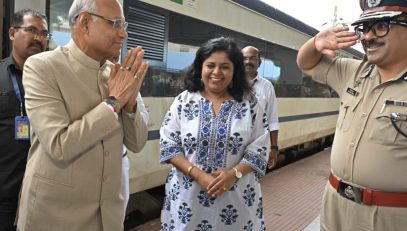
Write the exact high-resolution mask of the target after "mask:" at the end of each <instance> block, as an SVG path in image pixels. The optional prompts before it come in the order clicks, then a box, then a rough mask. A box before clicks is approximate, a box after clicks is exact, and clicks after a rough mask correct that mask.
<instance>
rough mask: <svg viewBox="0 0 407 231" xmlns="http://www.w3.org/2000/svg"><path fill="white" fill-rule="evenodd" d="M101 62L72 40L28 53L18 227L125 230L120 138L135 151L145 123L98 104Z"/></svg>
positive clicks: (104, 72) (103, 73)
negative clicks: (28, 130) (26, 142)
mask: <svg viewBox="0 0 407 231" xmlns="http://www.w3.org/2000/svg"><path fill="white" fill-rule="evenodd" d="M108 76H109V70H108V69H107V68H106V65H104V66H102V67H100V64H99V62H98V61H96V60H93V59H91V58H90V57H88V56H86V55H85V54H84V53H83V52H82V51H81V50H80V49H79V48H78V47H77V46H76V44H75V43H74V42H73V41H70V42H69V43H68V45H67V46H65V47H59V48H57V49H55V50H53V51H50V52H45V53H41V54H38V55H35V56H32V57H30V58H29V59H28V60H27V61H26V63H25V67H24V74H23V79H24V80H23V81H24V82H23V83H24V87H25V90H26V107H27V113H28V117H29V119H30V121H31V125H32V129H33V137H32V147H31V149H30V152H29V157H28V164H27V170H26V174H25V177H24V181H23V188H22V195H21V200H20V208H19V218H18V229H19V230H33V231H45V230H50V231H51V230H52V231H55V230H78V231H84V230H106V231H116V230H123V224H122V221H123V217H124V211H123V206H124V205H123V203H124V202H123V197H122V196H121V194H120V192H121V166H122V165H121V163H122V149H123V144H124V145H126V147H127V148H128V149H130V150H132V151H134V152H137V151H139V150H140V149H141V148H142V147H143V146H144V144H145V142H146V139H147V128H146V125H145V123H144V122H143V120H142V117H141V115H140V113H139V112H138V111H137V112H136V115H135V118H131V117H130V116H129V115H128V114H127V113H120V114H119V118H118V119H117V118H116V117H115V115H114V113H113V112H112V111H111V110H110V109H109V108H108V107H107V106H106V105H104V104H103V103H102V99H103V98H105V97H106V96H107V94H108V90H107V84H106V81H107V77H108Z"/></svg>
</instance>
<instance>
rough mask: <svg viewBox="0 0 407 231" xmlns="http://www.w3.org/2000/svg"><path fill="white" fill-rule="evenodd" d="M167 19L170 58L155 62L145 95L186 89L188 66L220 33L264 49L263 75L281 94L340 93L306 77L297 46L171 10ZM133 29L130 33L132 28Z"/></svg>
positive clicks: (142, 5)
mask: <svg viewBox="0 0 407 231" xmlns="http://www.w3.org/2000/svg"><path fill="white" fill-rule="evenodd" d="M132 4H134V5H133V6H134V7H140V8H143V9H144V10H146V11H152V12H155V11H157V12H158V11H159V10H160V9H158V8H157V9H156V7H154V6H151V5H148V4H146V3H140V2H132ZM161 10H162V9H161ZM166 20H168V22H167V23H166V30H167V33H168V39H167V41H166V43H165V49H166V53H165V55H166V57H165V60H166V61H165V62H164V63H163V65H154V64H153V65H151V68H150V70H149V72H148V74H147V76H146V80H145V83H144V86H143V88H142V90H141V92H142V95H143V96H155V97H174V96H176V95H177V94H179V93H180V92H181V91H182V90H183V81H184V73H185V70H186V69H187V68H188V67H189V66H190V65H191V64H192V62H193V60H194V58H195V53H196V51H197V49H198V48H199V47H200V46H201V45H202V44H203V43H204V42H206V41H208V40H209V39H211V38H215V37H220V36H225V37H232V38H233V39H234V40H235V41H236V43H237V44H238V46H239V47H241V48H243V47H244V46H248V45H251V46H255V47H257V48H258V49H259V50H260V54H261V58H262V64H261V66H260V67H259V69H258V72H259V75H261V76H263V77H264V78H266V79H268V80H269V81H271V82H272V83H273V85H274V88H275V92H276V95H277V97H335V96H336V95H335V93H334V92H333V90H332V89H330V88H328V87H326V86H324V85H321V84H318V83H316V82H314V81H310V80H306V79H305V78H304V79H303V74H302V72H301V70H300V69H299V68H298V66H297V63H296V57H297V51H296V50H294V49H290V48H287V47H283V46H280V45H278V44H274V43H271V42H268V41H265V40H263V39H259V38H255V37H252V36H250V35H246V34H243V33H239V32H236V31H233V30H230V29H227V28H223V27H220V26H218V25H214V24H211V23H208V22H204V21H201V20H198V19H194V18H191V17H188V16H186V15H182V14H178V13H175V12H171V11H168V18H167V19H166ZM129 30H130V31H129V33H130V32H131V28H130V29H129Z"/></svg>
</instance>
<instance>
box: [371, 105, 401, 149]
mask: <svg viewBox="0 0 407 231" xmlns="http://www.w3.org/2000/svg"><path fill="white" fill-rule="evenodd" d="M391 113H400V114H403V115H407V108H406V107H402V106H394V105H387V106H386V107H385V108H384V110H383V111H382V113H380V112H376V114H374V117H373V124H372V130H371V132H370V134H369V139H370V140H372V141H373V142H374V143H378V144H383V145H403V146H407V137H405V136H403V135H402V134H400V133H399V132H398V131H397V129H396V128H395V127H394V126H393V124H392V122H391V120H390V115H391ZM394 125H395V126H397V128H399V129H400V130H401V131H402V132H403V133H405V134H407V121H395V124H394Z"/></svg>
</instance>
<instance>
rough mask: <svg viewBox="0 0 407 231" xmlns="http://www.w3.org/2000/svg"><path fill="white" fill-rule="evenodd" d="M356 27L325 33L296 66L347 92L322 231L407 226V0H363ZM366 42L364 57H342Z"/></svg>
mask: <svg viewBox="0 0 407 231" xmlns="http://www.w3.org/2000/svg"><path fill="white" fill-rule="evenodd" d="M360 6H361V8H362V10H363V14H362V15H361V17H360V18H359V19H358V20H357V21H356V22H354V23H353V24H352V26H355V32H351V31H349V28H348V27H346V26H339V27H335V28H330V29H327V30H324V31H321V32H319V33H318V34H317V35H316V36H315V37H314V38H312V39H310V40H309V41H308V42H307V43H305V44H304V45H303V46H302V47H301V49H300V50H299V53H298V57H297V63H298V65H299V67H300V68H301V69H302V70H303V72H304V73H305V74H307V75H310V76H312V77H313V79H314V80H315V81H317V82H320V83H324V84H328V85H329V86H331V87H332V88H333V89H335V90H336V92H337V93H338V94H339V96H340V110H339V118H338V123H337V128H336V134H335V140H334V144H333V147H332V153H331V169H332V171H331V174H330V176H329V181H328V184H327V187H326V188H325V191H324V196H323V208H322V212H321V230H330V231H340V230H352V231H354V230H383V231H387V230H392V231H394V230H406V229H407V228H406V227H407V180H406V178H405V174H406V169H407V93H406V92H407V43H406V41H407V0H361V1H360ZM358 40H360V42H361V43H362V45H363V47H364V50H365V53H366V55H365V58H364V59H363V60H353V59H347V58H335V50H337V49H343V48H346V47H350V46H352V45H354V44H356V43H357V41H358Z"/></svg>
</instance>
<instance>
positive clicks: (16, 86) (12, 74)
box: [11, 72, 23, 103]
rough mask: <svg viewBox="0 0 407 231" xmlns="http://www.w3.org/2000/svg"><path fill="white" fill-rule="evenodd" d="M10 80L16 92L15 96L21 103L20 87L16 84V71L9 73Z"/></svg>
mask: <svg viewBox="0 0 407 231" xmlns="http://www.w3.org/2000/svg"><path fill="white" fill-rule="evenodd" d="M11 81H12V82H13V87H14V91H15V92H16V95H17V98H18V100H19V101H20V103H22V102H23V100H22V98H23V97H21V93H20V87H19V86H18V83H17V77H16V73H14V72H12V73H11Z"/></svg>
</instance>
